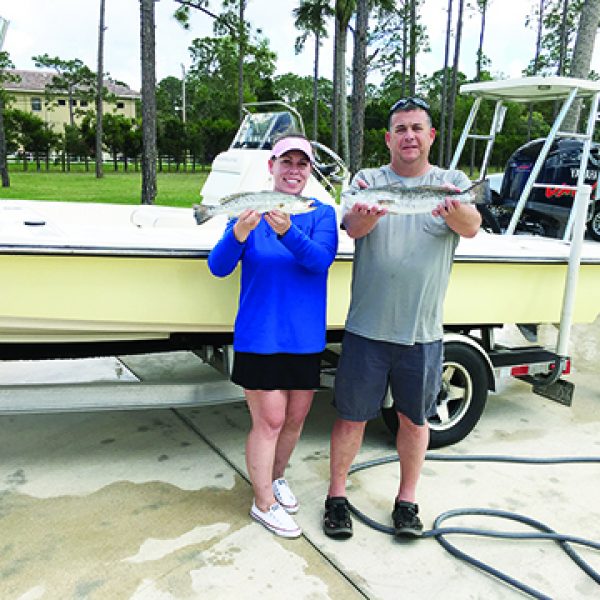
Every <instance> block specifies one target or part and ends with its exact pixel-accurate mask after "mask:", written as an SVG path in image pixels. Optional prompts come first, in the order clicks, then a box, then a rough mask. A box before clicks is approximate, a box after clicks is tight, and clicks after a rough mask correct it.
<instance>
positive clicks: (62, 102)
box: [58, 98, 67, 106]
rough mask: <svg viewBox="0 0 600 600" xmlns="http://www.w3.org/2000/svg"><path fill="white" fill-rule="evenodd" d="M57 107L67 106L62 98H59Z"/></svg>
mask: <svg viewBox="0 0 600 600" xmlns="http://www.w3.org/2000/svg"><path fill="white" fill-rule="evenodd" d="M58 105H59V106H66V105H67V101H66V100H65V99H64V98H60V99H59V101H58Z"/></svg>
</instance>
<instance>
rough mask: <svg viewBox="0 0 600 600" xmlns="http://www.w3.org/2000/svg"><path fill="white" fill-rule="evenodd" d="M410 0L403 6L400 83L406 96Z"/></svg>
mask: <svg viewBox="0 0 600 600" xmlns="http://www.w3.org/2000/svg"><path fill="white" fill-rule="evenodd" d="M408 3H409V0H404V4H403V6H402V77H401V82H402V83H401V84H400V94H401V96H402V98H404V97H405V96H406V95H407V94H406V64H407V62H408V61H407V57H408V15H409V12H410V8H409V5H408Z"/></svg>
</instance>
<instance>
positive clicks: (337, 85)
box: [331, 0, 356, 163]
mask: <svg viewBox="0 0 600 600" xmlns="http://www.w3.org/2000/svg"><path fill="white" fill-rule="evenodd" d="M355 8H356V0H336V2H335V40H334V59H333V115H332V117H333V126H332V131H331V138H332V140H331V147H332V148H333V150H334V151H335V152H337V151H338V140H339V137H340V136H339V133H338V132H339V131H340V130H341V138H342V157H343V158H344V161H346V163H348V162H349V161H350V142H349V136H348V114H347V112H348V110H347V108H348V100H347V92H346V42H347V39H348V25H349V23H350V19H351V18H352V15H353V14H354V10H355ZM338 127H340V129H338Z"/></svg>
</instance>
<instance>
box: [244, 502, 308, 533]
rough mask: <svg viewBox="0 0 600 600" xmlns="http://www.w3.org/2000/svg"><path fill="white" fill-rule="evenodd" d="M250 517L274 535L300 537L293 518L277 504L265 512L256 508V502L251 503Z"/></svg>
mask: <svg viewBox="0 0 600 600" xmlns="http://www.w3.org/2000/svg"><path fill="white" fill-rule="evenodd" d="M250 516H251V517H252V518H253V519H254V520H255V521H258V522H259V523H260V524H261V525H263V526H264V527H266V528H267V529H268V530H269V531H272V532H273V533H274V534H275V535H280V536H281V537H286V538H296V537H299V536H300V535H302V529H300V527H298V525H297V523H296V521H294V518H293V517H290V515H288V514H287V513H286V512H285V510H283V508H282V507H281V506H280V505H279V504H277V502H275V504H273V505H271V506H270V507H269V510H268V511H267V512H263V511H262V510H260V509H259V508H258V506H256V502H253V503H252V508H251V509H250Z"/></svg>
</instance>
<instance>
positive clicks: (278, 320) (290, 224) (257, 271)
mask: <svg viewBox="0 0 600 600" xmlns="http://www.w3.org/2000/svg"><path fill="white" fill-rule="evenodd" d="M313 162H314V156H313V152H312V147H311V144H310V142H309V141H308V140H307V139H306V138H305V137H304V136H302V135H298V134H293V135H287V136H285V137H282V138H280V139H279V140H278V141H277V142H276V143H275V145H274V146H273V151H272V155H271V158H270V159H269V171H270V173H271V175H272V176H273V189H274V190H275V191H277V192H282V193H285V194H294V195H298V194H301V193H302V191H303V190H304V188H305V186H306V184H307V182H308V178H309V177H310V174H311V168H312V164H313ZM313 206H314V207H315V210H313V211H311V212H308V213H304V214H299V215H292V216H290V215H288V214H286V213H283V212H281V211H278V210H273V211H270V212H268V213H266V214H264V215H261V214H259V213H258V212H256V211H254V210H251V209H248V210H246V211H244V212H243V213H242V214H241V215H240V216H239V218H238V219H232V220H231V221H230V222H229V223H228V225H227V228H226V230H225V233H224V234H223V237H222V238H221V240H220V241H219V242H218V243H217V245H216V246H215V247H214V249H213V250H212V252H211V253H210V256H209V257H208V265H209V267H210V270H211V271H212V273H213V274H214V275H216V276H218V277H225V276H227V275H229V274H230V273H232V272H233V270H234V269H235V267H236V266H237V264H238V262H241V265H242V273H241V289H240V299H239V309H238V313H237V316H236V320H235V327H234V342H233V347H234V366H233V373H232V377H231V378H232V381H233V382H234V383H237V384H238V385H241V386H242V387H243V388H244V393H245V397H246V401H247V403H248V407H249V410H250V415H251V418H252V428H251V430H250V433H249V435H248V439H247V442H246V465H247V468H248V474H249V476H250V480H251V482H252V487H253V490H254V502H253V505H252V508H251V510H250V515H251V517H252V518H254V519H255V520H256V521H258V522H259V523H261V524H262V525H264V526H265V527H266V528H267V529H269V530H270V531H272V532H273V533H275V534H277V535H281V536H283V537H298V536H299V535H300V534H301V533H302V531H301V529H300V528H299V527H298V525H297V524H296V522H295V520H294V518H293V517H292V516H291V515H292V514H294V513H295V512H296V511H297V510H298V501H297V500H296V497H295V496H294V494H293V493H292V491H291V490H290V487H289V485H288V483H287V481H286V480H285V478H284V470H285V467H286V465H287V463H288V461H289V458H290V456H291V454H292V452H293V450H294V447H295V446H296V442H297V441H298V438H299V437H300V433H301V431H302V427H303V425H304V420H305V418H306V415H307V414H308V411H309V409H310V406H311V403H312V399H313V395H314V389H315V388H316V387H318V386H319V367H320V354H321V352H322V351H323V349H324V348H325V332H326V295H327V273H328V270H329V267H330V265H331V263H332V262H333V259H334V258H335V254H336V251H337V223H336V217H335V211H334V209H333V207H332V206H329V205H326V204H322V203H321V202H319V201H318V200H314V202H313Z"/></svg>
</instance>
